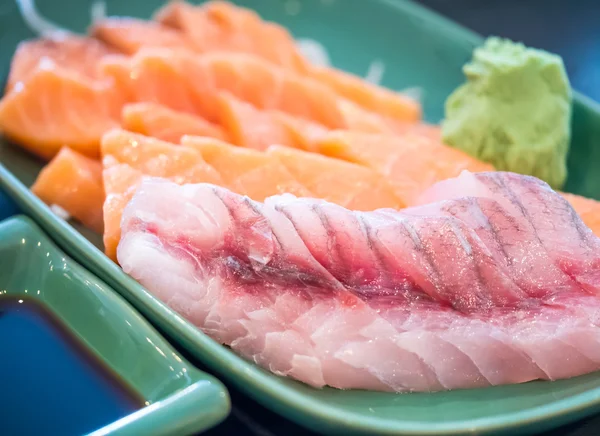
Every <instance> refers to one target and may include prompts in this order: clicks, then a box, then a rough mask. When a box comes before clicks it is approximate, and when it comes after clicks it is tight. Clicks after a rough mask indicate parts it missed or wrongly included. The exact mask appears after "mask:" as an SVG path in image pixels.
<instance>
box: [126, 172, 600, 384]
mask: <svg viewBox="0 0 600 436" xmlns="http://www.w3.org/2000/svg"><path fill="white" fill-rule="evenodd" d="M490 177H491V178H494V179H496V180H495V183H493V184H492V185H490V186H492V187H493V186H495V188H493V189H494V190H493V191H490V190H489V187H486V186H487V180H489V178H490ZM473 178H474V180H471V182H472V184H471V185H470V186H473V184H475V185H477V184H483V185H484V187H486V188H485V189H487V190H488V192H491V194H490V196H483V197H465V195H468V192H469V188H468V187H467V189H466V190H465V191H462V190H461V189H460V188H461V186H460V185H454V188H453V189H454V193H451V192H449V191H448V193H449V194H450V197H449V198H448V199H447V200H446V201H443V202H441V203H435V204H431V205H428V206H426V207H423V208H411V209H409V210H406V211H392V210H383V211H382V210H379V211H372V212H356V211H351V210H347V209H345V208H342V207H340V206H337V205H334V204H331V203H327V202H324V201H322V200H314V199H304V198H301V199H298V198H295V197H294V196H291V195H282V196H276V197H270V198H268V199H267V200H266V201H265V202H264V203H259V202H254V201H251V200H248V199H247V198H246V197H243V196H240V195H237V194H235V193H233V192H231V191H228V190H226V189H223V188H220V187H217V186H214V185H209V184H196V185H184V186H179V185H177V184H173V183H170V182H168V181H165V180H157V179H150V180H146V181H144V183H143V184H142V185H141V187H140V189H139V190H138V191H137V193H136V194H135V196H134V197H133V199H132V201H131V202H130V203H129V204H128V205H127V207H126V208H125V211H124V213H123V221H122V223H123V233H122V238H121V241H120V243H119V246H118V254H117V256H118V261H119V263H120V265H121V266H122V268H123V270H124V271H125V272H126V273H127V274H129V275H130V276H132V277H133V278H134V279H136V280H138V281H139V282H140V283H141V284H142V285H143V286H144V287H145V289H148V291H149V292H151V293H152V294H153V295H154V296H155V297H156V298H158V299H160V300H162V301H163V302H165V304H168V305H169V306H170V307H172V308H173V309H174V310H176V311H178V312H179V313H180V314H181V315H182V316H184V317H185V318H187V319H188V320H189V321H190V322H191V323H193V324H194V325H196V326H197V327H198V328H200V329H202V330H203V331H204V332H205V333H206V334H208V335H210V336H211V337H212V338H213V339H215V340H216V341H218V342H220V343H223V344H226V345H228V346H230V347H231V349H232V350H233V351H234V352H236V353H238V354H240V355H242V356H243V357H245V358H247V359H249V360H251V361H253V362H256V363H257V364H258V365H260V366H261V367H263V368H265V369H267V370H270V371H272V372H274V373H275V374H278V375H282V376H288V377H292V378H295V379H297V380H300V381H302V382H304V383H307V384H309V385H312V386H316V387H322V386H332V387H336V388H342V389H353V388H355V389H370V390H386V391H401V392H402V391H403V392H410V391H425V392H428V391H439V390H447V389H458V388H476V387H485V386H495V385H504V384H512V383H523V382H527V381H531V380H537V379H545V380H556V379H563V378H569V377H573V376H577V375H581V374H585V373H589V372H592V371H597V370H599V369H600V359H598V352H597V350H598V348H599V347H600V334H599V333H600V327H599V326H600V298H599V295H598V294H599V291H600V277H599V275H598V271H600V269H599V265H600V240H599V239H598V238H597V237H595V236H594V235H593V234H592V233H591V232H590V231H589V229H586V228H585V226H584V225H583V223H582V222H581V220H580V219H579V217H578V216H577V215H576V214H575V213H573V211H572V209H571V208H570V207H569V205H568V204H567V202H566V201H565V200H564V199H562V197H561V196H560V195H558V194H556V193H555V192H554V191H552V190H551V189H550V188H549V187H548V186H547V185H545V184H544V183H543V182H540V181H538V180H534V179H532V178H527V177H523V176H520V175H510V174H507V173H480V174H475V175H473ZM513 192H519V195H518V196H514V194H513ZM557 206H558V207H557ZM182 210H185V211H186V213H185V214H184V213H181V211H182ZM208 217H210V219H208ZM473 221H475V222H477V223H478V225H477V226H475V227H473V225H472V224H473ZM533 226H535V228H536V230H537V234H536V232H535V231H533V229H532V227H533ZM563 230H564V232H563ZM524 245H526V246H531V247H534V246H537V247H538V248H539V251H538V252H536V255H534V256H532V255H531V254H532V252H531V251H529V250H523V249H520V247H522V246H524ZM567 252H568V253H570V261H569V262H561V261H560V259H561V258H563V256H564V255H566V253H567ZM538 254H539V255H538ZM557 261H558V262H557ZM524 265H526V266H527V268H524V267H523V266H524ZM559 265H560V266H559ZM531 268H534V270H532V269H531ZM565 270H567V271H568V272H567V273H565ZM440 356H444V358H440Z"/></svg>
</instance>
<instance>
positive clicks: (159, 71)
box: [99, 48, 218, 121]
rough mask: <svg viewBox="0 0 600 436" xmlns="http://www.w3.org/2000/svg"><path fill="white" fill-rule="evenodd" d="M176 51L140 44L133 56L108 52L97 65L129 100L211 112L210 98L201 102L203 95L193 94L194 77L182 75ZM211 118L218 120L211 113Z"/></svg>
mask: <svg viewBox="0 0 600 436" xmlns="http://www.w3.org/2000/svg"><path fill="white" fill-rule="evenodd" d="M177 51H178V50H175V49H164V48H162V49H160V48H159V49H155V48H150V49H146V48H142V49H141V50H140V51H139V52H138V53H137V54H136V55H134V56H133V57H126V56H107V57H105V58H104V59H103V61H102V62H101V64H100V66H99V68H100V70H101V71H102V73H103V74H105V75H106V76H107V77H110V78H112V79H113V80H114V81H115V83H116V87H117V88H118V89H119V92H120V93H121V94H123V95H124V96H125V97H126V99H127V101H129V102H152V103H157V104H160V105H163V106H166V107H168V108H171V109H174V110H176V111H180V112H187V113H191V114H197V115H201V116H203V115H202V114H203V112H209V113H210V109H206V108H210V105H211V104H212V101H209V99H208V98H207V101H206V102H205V103H203V100H202V96H197V95H195V92H194V88H193V86H194V85H193V83H194V82H195V80H191V79H190V78H189V77H185V69H183V68H181V65H179V63H177V62H176V61H177V60H178V59H179V58H178V57H177V56H173V54H174V53H176V52H177ZM148 52H149V53H148ZM146 54H148V55H146ZM201 89H203V88H201ZM213 110H214V109H213ZM211 121H218V120H216V119H215V118H214V117H213V119H212V120H211Z"/></svg>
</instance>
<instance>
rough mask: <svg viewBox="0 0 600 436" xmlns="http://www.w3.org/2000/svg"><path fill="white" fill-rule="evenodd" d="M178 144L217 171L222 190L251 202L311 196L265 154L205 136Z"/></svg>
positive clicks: (284, 168) (272, 158) (185, 138)
mask: <svg viewBox="0 0 600 436" xmlns="http://www.w3.org/2000/svg"><path fill="white" fill-rule="evenodd" d="M182 144H183V145H185V146H187V147H191V148H194V149H196V150H198V151H200V153H201V154H202V157H203V158H204V160H205V161H206V162H207V163H208V164H210V165H211V166H212V167H213V168H214V169H216V170H217V171H218V172H219V174H220V175H221V178H222V179H223V182H224V183H225V186H226V187H228V188H229V189H231V190H232V191H234V192H237V193H238V194H242V195H247V196H248V197H250V198H251V199H253V200H257V201H264V199H265V198H267V197H270V196H272V195H276V194H285V193H290V194H293V195H296V196H298V197H312V196H313V195H312V193H311V192H310V191H309V190H308V189H307V188H306V187H304V186H303V185H301V184H300V183H299V182H298V181H297V180H296V179H295V178H294V176H292V174H291V173H290V172H289V171H288V169H287V168H286V167H285V165H283V164H282V163H281V162H280V161H279V159H277V158H276V157H273V156H269V155H267V154H266V153H262V152H260V151H256V150H251V149H248V148H242V147H236V146H235V145H231V144H227V143H225V142H221V141H215V140H214V139H212V138H206V137H194V136H186V137H184V138H183V141H182Z"/></svg>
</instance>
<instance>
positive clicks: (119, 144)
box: [102, 129, 222, 260]
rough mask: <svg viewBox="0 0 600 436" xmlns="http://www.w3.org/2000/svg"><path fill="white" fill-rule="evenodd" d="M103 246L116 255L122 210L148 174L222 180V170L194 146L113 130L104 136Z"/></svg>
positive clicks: (186, 179) (194, 180) (193, 180)
mask: <svg viewBox="0 0 600 436" xmlns="http://www.w3.org/2000/svg"><path fill="white" fill-rule="evenodd" d="M102 165H103V168H104V169H103V172H102V177H103V181H104V190H105V192H106V200H105V201H104V208H103V213H104V249H105V252H106V255H107V256H108V257H110V258H111V259H113V260H115V259H116V250H117V244H118V243H119V238H120V236H121V214H122V213H123V208H124V207H125V205H126V204H127V202H128V201H129V200H130V199H131V197H132V195H133V194H134V192H135V190H136V189H137V187H138V186H139V184H140V183H141V181H142V179H143V178H144V177H145V176H155V177H164V178H168V179H170V180H172V181H174V182H176V183H200V182H207V183H216V184H222V180H221V177H220V176H219V173H218V172H217V171H216V170H215V169H214V168H213V167H211V166H210V165H208V164H207V163H206V162H205V161H204V159H202V155H201V154H200V153H199V152H198V151H196V150H193V149H190V148H187V147H181V146H177V145H175V144H171V143H168V142H165V141H161V140H158V139H155V138H150V137H147V136H143V135H139V134H136V133H131V132H127V131H124V130H119V129H115V130H111V131H109V132H107V133H106V134H105V135H104V136H103V137H102Z"/></svg>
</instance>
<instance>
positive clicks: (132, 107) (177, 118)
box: [121, 103, 226, 144]
mask: <svg viewBox="0 0 600 436" xmlns="http://www.w3.org/2000/svg"><path fill="white" fill-rule="evenodd" d="M121 125H122V127H123V128H124V129H126V130H129V131H132V132H136V133H141V134H142V135H146V136H152V137H154V138H158V139H162V140H163V141H168V142H173V143H176V144H178V143H179V142H180V141H181V137H182V136H184V135H198V136H209V137H211V138H217V139H221V140H225V139H226V137H225V133H224V132H223V129H221V127H220V126H218V125H216V124H213V123H211V122H210V121H207V120H205V119H203V118H201V117H198V116H196V115H192V114H188V113H185V112H178V111H175V110H173V109H169V108H168V107H166V106H162V105H160V104H157V103H131V104H128V105H125V106H124V107H123V111H122V113H121Z"/></svg>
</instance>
